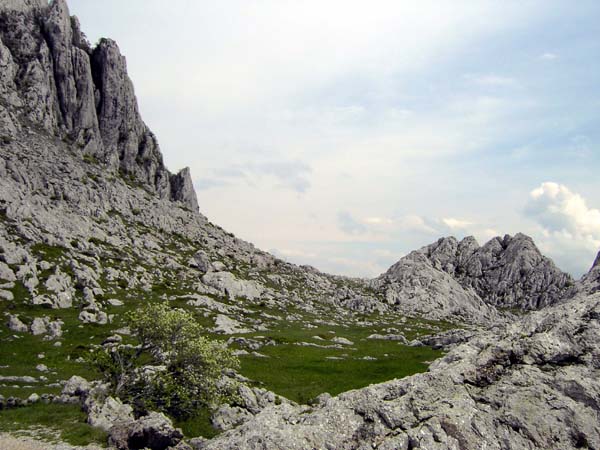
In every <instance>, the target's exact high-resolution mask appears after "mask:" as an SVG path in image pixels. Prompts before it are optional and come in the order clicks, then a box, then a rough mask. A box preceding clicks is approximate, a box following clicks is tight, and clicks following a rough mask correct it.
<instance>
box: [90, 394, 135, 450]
mask: <svg viewBox="0 0 600 450" xmlns="http://www.w3.org/2000/svg"><path fill="white" fill-rule="evenodd" d="M85 409H86V411H87V413H88V419H87V421H88V423H89V424H90V425H91V426H93V427H97V428H101V429H103V430H104V431H107V432H109V431H111V430H112V429H113V428H114V427H115V426H117V427H118V426H120V424H122V423H130V422H133V420H134V419H133V409H132V408H131V406H129V405H126V404H124V403H123V402H121V400H119V399H118V398H114V397H107V398H105V399H101V400H100V401H97V400H96V399H95V398H94V397H90V398H88V399H87V400H86V402H85ZM139 448H143V447H139Z"/></svg>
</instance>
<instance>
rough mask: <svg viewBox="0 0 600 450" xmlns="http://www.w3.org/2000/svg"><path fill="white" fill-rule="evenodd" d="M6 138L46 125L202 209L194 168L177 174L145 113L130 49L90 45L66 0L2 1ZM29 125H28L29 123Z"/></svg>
mask: <svg viewBox="0 0 600 450" xmlns="http://www.w3.org/2000/svg"><path fill="white" fill-rule="evenodd" d="M0 67H1V68H2V73H1V74H0V94H2V102H0V130H2V131H1V134H2V135H1V136H0V138H1V139H3V140H11V139H15V137H16V136H17V134H18V133H22V132H24V131H25V130H27V131H29V132H38V133H39V132H45V133H48V134H50V135H52V136H55V137H57V138H59V139H62V140H63V141H65V142H67V143H69V144H71V145H72V148H77V149H78V150H79V152H80V154H81V156H82V157H84V156H86V155H87V156H91V157H94V158H96V159H97V160H99V161H101V162H102V163H103V164H104V165H105V166H106V169H107V170H108V171H112V172H115V173H117V172H120V173H121V175H122V176H124V177H127V178H129V179H130V180H131V181H135V182H137V183H142V184H143V185H144V186H146V187H147V188H149V189H150V190H152V191H154V192H155V193H156V194H158V196H159V197H160V198H164V199H171V200H174V201H178V202H182V203H184V204H185V205H186V206H187V207H189V208H190V209H192V210H194V211H197V210H198V206H197V199H196V195H195V193H194V189H193V185H192V180H191V177H190V173H189V170H183V171H181V172H180V173H178V174H176V175H172V174H171V173H170V172H169V171H168V170H167V169H166V167H165V165H164V163H163V159H162V155H161V152H160V148H159V146H158V143H157V140H156V137H155V136H154V134H152V132H151V131H150V130H149V129H148V127H147V126H146V125H145V124H144V122H143V121H142V118H141V116H140V113H139V110H138V105H137V100H136V97H135V93H134V89H133V84H132V82H131V80H130V78H129V76H128V75H127V64H126V61H125V57H123V56H122V55H121V53H120V51H119V48H118V46H117V44H116V43H115V42H114V41H111V40H109V39H102V40H101V41H100V42H99V44H98V45H97V46H96V47H95V48H92V47H91V46H90V44H89V43H88V42H87V40H86V38H85V35H84V34H83V33H82V32H81V31H80V27H79V22H78V20H77V18H75V17H71V16H70V14H69V9H68V7H67V4H66V2H65V1H64V0H54V1H52V2H51V3H50V4H49V5H48V4H47V3H46V2H44V1H42V0H40V1H34V0H27V1H15V0H10V1H7V0H2V2H0ZM24 129H25V130H24Z"/></svg>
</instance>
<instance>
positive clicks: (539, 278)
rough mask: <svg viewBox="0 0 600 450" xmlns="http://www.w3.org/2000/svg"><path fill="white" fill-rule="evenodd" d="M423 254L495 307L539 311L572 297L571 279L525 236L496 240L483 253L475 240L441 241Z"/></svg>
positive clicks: (435, 266)
mask: <svg viewBox="0 0 600 450" xmlns="http://www.w3.org/2000/svg"><path fill="white" fill-rule="evenodd" d="M419 252H420V253H421V254H423V255H424V256H425V257H427V258H428V259H429V261H430V262H431V264H432V265H433V267H434V268H436V269H438V270H442V271H444V272H446V273H448V274H449V275H451V276H452V277H453V278H454V279H456V280H457V281H458V282H459V283H460V284H461V285H462V286H463V287H465V288H466V289H473V290H474V291H475V292H476V293H477V295H479V296H480V297H481V298H482V299H483V300H484V301H485V302H486V303H488V304H491V305H494V306H500V307H509V308H519V309H526V310H530V309H539V308H543V307H545V306H549V305H553V304H554V303H556V302H558V301H559V300H560V299H561V298H564V297H566V296H568V295H569V293H572V292H573V289H572V287H573V279H572V278H571V276H570V275H568V274H566V273H564V272H562V271H561V270H560V269H558V267H556V266H555V265H554V263H553V262H552V260H550V259H549V258H547V257H545V256H543V255H542V254H541V253H540V251H539V250H538V248H537V247H536V245H535V243H534V242H533V240H532V239H531V238H530V237H528V236H525V235H524V234H521V233H518V234H516V235H515V236H509V235H506V236H504V237H503V238H501V237H495V238H493V239H492V240H490V241H489V242H488V243H486V244H485V245H484V246H482V247H480V246H479V244H478V243H477V241H476V240H475V238H473V237H467V238H465V239H463V240H462V241H460V242H458V241H457V240H456V239H455V238H453V237H449V238H442V239H440V240H438V241H437V242H435V243H434V244H431V245H429V246H427V247H424V248H422V249H421V250H419Z"/></svg>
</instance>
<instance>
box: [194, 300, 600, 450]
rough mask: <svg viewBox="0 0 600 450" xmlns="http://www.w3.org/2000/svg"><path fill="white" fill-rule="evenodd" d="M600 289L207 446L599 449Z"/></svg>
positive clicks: (264, 418) (272, 415) (282, 409)
mask: <svg viewBox="0 0 600 450" xmlns="http://www.w3.org/2000/svg"><path fill="white" fill-rule="evenodd" d="M598 336H600V295H599V294H596V295H592V296H579V297H576V298H574V299H572V300H570V301H569V302H568V303H565V304H561V305H559V306H555V307H551V308H548V309H545V310H544V311H543V312H539V313H531V314H529V315H528V316H526V317H525V318H524V319H522V320H520V321H519V322H517V323H514V324H512V325H510V326H507V327H506V328H505V329H503V330H501V331H500V332H495V333H483V334H480V335H478V336H476V337H475V338H473V339H471V340H470V341H469V342H468V343H466V344H463V345H461V346H459V347H457V348H456V349H455V350H453V351H451V352H450V353H449V354H448V355H446V356H445V357H444V358H443V359H441V360H438V361H436V362H435V363H434V364H433V365H432V366H431V369H430V372H429V373H426V374H420V375H415V376H412V377H409V378H405V379H402V380H393V381H390V382H387V383H383V384H379V385H374V386H370V387H367V388H364V389H360V390H356V391H350V392H346V393H344V394H341V395H339V396H338V397H334V398H331V399H328V400H327V401H325V402H323V403H321V404H320V405H317V406H313V407H306V406H298V407H297V406H292V405H281V406H278V407H272V408H267V409H265V410H264V411H262V412H261V413H259V414H258V415H257V416H255V417H254V418H253V419H250V420H249V421H247V422H246V423H244V424H242V425H240V426H239V427H238V428H236V429H234V430H231V431H228V432H226V433H224V434H223V435H221V436H219V437H217V438H215V439H213V440H212V441H210V442H208V443H207V444H205V445H204V447H203V448H205V449H207V450H212V449H219V450H228V449H239V450H244V449H252V450H256V449H264V448H273V449H307V448H328V449H366V448H377V449H385V450H391V449H415V448H424V449H428V450H437V449H439V450H442V449H461V450H471V449H473V450H475V449H481V448H486V449H491V450H500V449H545V450H550V449H556V450H559V449H560V450H564V449H576V448H600V426H598V423H600V422H599V419H600V394H599V393H600V382H599V381H598V380H599V379H600V378H598V375H600V364H599V362H598V361H600V346H599V345H598Z"/></svg>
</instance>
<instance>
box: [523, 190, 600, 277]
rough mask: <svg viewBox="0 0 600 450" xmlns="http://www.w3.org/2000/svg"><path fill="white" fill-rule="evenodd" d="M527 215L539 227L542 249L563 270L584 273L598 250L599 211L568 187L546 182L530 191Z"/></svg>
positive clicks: (599, 232)
mask: <svg viewBox="0 0 600 450" xmlns="http://www.w3.org/2000/svg"><path fill="white" fill-rule="evenodd" d="M525 212H526V214H527V215H528V216H529V217H530V218H532V219H533V220H535V221H536V222H537V223H538V224H539V226H540V227H541V228H542V231H543V233H542V235H541V238H542V239H541V245H540V246H541V247H542V248H543V249H546V250H547V251H548V253H549V254H550V255H551V256H553V257H558V258H560V260H561V261H563V263H564V264H567V267H566V269H567V270H570V271H571V272H573V273H576V274H580V273H583V272H584V271H585V270H586V269H587V268H588V267H589V266H590V265H591V262H592V260H593V257H594V255H595V254H596V252H597V251H598V249H600V210H598V209H596V208H590V207H589V206H588V205H587V203H586V201H585V199H584V198H583V197H582V196H581V195H579V194H578V193H576V192H572V191H571V190H570V189H569V188H568V187H567V186H564V185H562V184H559V183H554V182H546V183H542V185H541V186H539V187H538V188H536V189H534V190H533V191H531V193H530V196H529V202H528V203H527V206H526V209H525Z"/></svg>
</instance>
